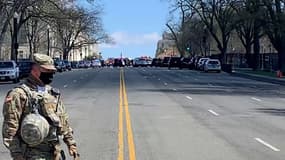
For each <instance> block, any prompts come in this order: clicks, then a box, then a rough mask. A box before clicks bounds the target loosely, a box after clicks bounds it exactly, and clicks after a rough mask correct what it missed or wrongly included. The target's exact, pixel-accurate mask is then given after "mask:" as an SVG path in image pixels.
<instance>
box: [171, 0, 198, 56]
mask: <svg viewBox="0 0 285 160" xmlns="http://www.w3.org/2000/svg"><path fill="white" fill-rule="evenodd" d="M173 3H174V4H173V5H172V8H173V9H172V10H171V11H170V14H173V13H174V12H177V11H178V12H179V13H180V15H181V17H180V20H179V22H178V23H175V22H174V23H171V22H170V21H169V22H167V24H166V26H167V27H168V29H169V30H170V31H171V33H172V35H173V38H174V41H175V44H176V47H177V49H178V51H179V53H180V55H181V56H186V54H190V53H191V52H189V51H188V50H187V48H190V39H189V33H190V32H189V27H188V26H187V25H188V24H189V23H188V22H190V21H191V19H192V18H193V16H194V14H195V13H194V12H193V10H192V8H191V6H190V5H189V4H187V2H186V1H185V0H174V1H173ZM193 5H194V4H193Z"/></svg>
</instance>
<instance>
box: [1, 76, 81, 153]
mask: <svg viewBox="0 0 285 160" xmlns="http://www.w3.org/2000/svg"><path fill="white" fill-rule="evenodd" d="M24 85H25V86H27V87H28V88H29V89H30V91H32V92H37V89H38V88H37V87H38V86H40V85H41V84H40V82H39V81H37V80H36V79H35V78H33V77H32V76H30V77H29V78H27V80H26V82H25V83H24ZM45 88H47V94H46V95H47V97H46V98H45V99H46V101H48V102H51V103H47V107H48V108H49V111H48V112H52V113H49V114H55V115H57V117H58V118H59V121H60V124H59V127H58V131H57V134H58V135H62V136H63V141H64V142H65V143H66V144H67V145H68V146H70V145H75V140H74V138H73V131H72V129H71V127H70V125H69V122H68V115H67V113H66V111H65V108H64V105H63V103H62V101H61V100H60V99H59V98H58V97H57V96H55V95H52V94H51V87H50V86H45ZM28 101H29V99H28V96H27V94H26V92H25V91H24V90H23V89H22V88H20V87H16V88H14V89H12V90H10V91H9V92H8V94H7V96H6V98H5V102H4V105H3V116H4V120H3V126H2V127H3V128H2V136H3V143H4V145H5V146H6V147H7V148H8V149H9V150H10V153H11V156H12V157H14V156H17V155H19V154H24V153H23V152H24V151H23V150H25V149H26V148H24V147H28V146H27V145H26V144H25V143H24V142H23V141H22V140H21V135H20V132H19V130H20V124H21V120H22V119H23V117H24V116H25V115H26V114H29V113H30V109H29V106H28ZM57 103H58V105H56V104H57ZM55 106H57V108H55ZM43 143H44V144H47V142H43Z"/></svg>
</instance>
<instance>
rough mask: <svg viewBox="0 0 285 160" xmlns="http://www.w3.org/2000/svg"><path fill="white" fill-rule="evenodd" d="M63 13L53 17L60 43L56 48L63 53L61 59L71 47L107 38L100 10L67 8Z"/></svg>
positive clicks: (65, 57)
mask: <svg viewBox="0 0 285 160" xmlns="http://www.w3.org/2000/svg"><path fill="white" fill-rule="evenodd" d="M64 13H65V14H64V15H63V17H61V18H56V19H54V23H53V24H54V27H55V28H56V33H57V35H58V37H57V38H58V40H59V42H60V44H61V48H58V49H60V50H61V52H62V53H63V59H67V57H68V54H69V52H70V51H71V50H72V49H73V48H79V47H80V46H82V45H86V44H95V43H101V42H105V41H107V40H108V35H107V34H106V33H105V32H104V30H103V26H102V23H101V19H100V13H101V10H93V11H87V10H86V9H83V8H77V9H75V8H73V9H72V8H69V9H66V10H65V11H64Z"/></svg>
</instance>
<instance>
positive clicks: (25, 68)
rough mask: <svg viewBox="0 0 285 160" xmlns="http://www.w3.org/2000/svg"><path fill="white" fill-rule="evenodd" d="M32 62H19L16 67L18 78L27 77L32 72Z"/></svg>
mask: <svg viewBox="0 0 285 160" xmlns="http://www.w3.org/2000/svg"><path fill="white" fill-rule="evenodd" d="M32 65H33V61H31V60H19V61H18V67H19V76H20V78H24V77H27V76H28V75H29V74H30V72H31V70H32Z"/></svg>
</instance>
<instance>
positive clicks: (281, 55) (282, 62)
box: [262, 0, 285, 72]
mask: <svg viewBox="0 0 285 160" xmlns="http://www.w3.org/2000/svg"><path fill="white" fill-rule="evenodd" d="M262 2H263V4H264V5H265V9H266V10H265V11H266V12H265V24H266V25H265V27H264V30H265V32H266V34H267V36H268V37H269V39H270V41H271V43H272V44H273V46H274V48H275V49H276V50H277V52H278V70H280V71H282V72H285V28H284V25H285V19H284V16H285V11H284V1H282V0H275V1H271V0H262Z"/></svg>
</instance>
